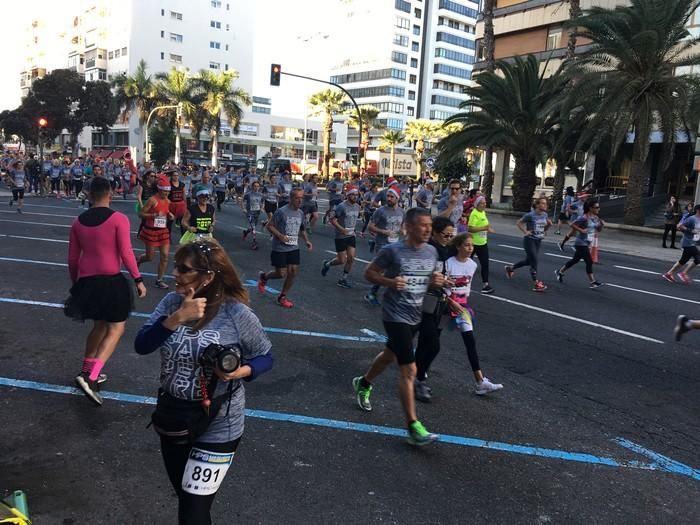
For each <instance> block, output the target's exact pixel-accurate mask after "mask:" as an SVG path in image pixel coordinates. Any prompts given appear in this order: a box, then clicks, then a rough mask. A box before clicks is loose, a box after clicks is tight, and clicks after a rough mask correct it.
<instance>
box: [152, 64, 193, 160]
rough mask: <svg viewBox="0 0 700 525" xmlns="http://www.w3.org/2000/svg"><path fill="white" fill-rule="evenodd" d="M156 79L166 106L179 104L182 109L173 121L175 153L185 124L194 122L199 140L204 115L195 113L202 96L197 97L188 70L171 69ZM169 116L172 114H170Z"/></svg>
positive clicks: (178, 148)
mask: <svg viewBox="0 0 700 525" xmlns="http://www.w3.org/2000/svg"><path fill="white" fill-rule="evenodd" d="M156 79H157V80H158V84H157V89H158V91H159V93H160V94H161V96H162V97H163V98H164V99H165V100H167V102H168V104H169V105H176V104H180V105H181V107H182V114H181V116H180V118H177V116H176V117H175V119H174V124H175V151H179V150H180V147H179V146H180V142H181V140H182V137H181V128H182V125H183V124H184V123H185V122H190V123H192V122H196V125H197V130H198V132H197V135H198V137H197V138H199V131H200V130H201V129H202V123H203V120H204V118H203V117H204V115H203V112H200V111H197V108H198V106H199V105H200V104H201V103H202V101H203V96H202V95H197V93H196V86H195V83H194V82H193V79H192V77H191V76H190V73H189V70H188V69H177V68H176V67H173V68H172V69H171V70H170V71H169V72H167V73H158V74H156ZM169 114H172V112H170V113H169ZM192 127H194V126H192ZM175 162H176V163H179V162H180V159H175Z"/></svg>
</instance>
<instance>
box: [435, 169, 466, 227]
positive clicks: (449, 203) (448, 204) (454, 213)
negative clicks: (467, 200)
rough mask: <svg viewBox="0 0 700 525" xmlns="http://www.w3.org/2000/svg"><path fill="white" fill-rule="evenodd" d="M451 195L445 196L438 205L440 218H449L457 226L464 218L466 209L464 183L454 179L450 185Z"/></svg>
mask: <svg viewBox="0 0 700 525" xmlns="http://www.w3.org/2000/svg"><path fill="white" fill-rule="evenodd" d="M448 189H449V193H448V194H447V195H445V196H444V197H443V198H442V199H440V201H439V202H438V205H437V211H438V216H439V217H447V218H448V219H450V221H451V222H452V224H454V225H455V226H456V225H457V223H459V220H460V219H461V218H462V212H463V209H464V196H463V195H462V183H461V182H460V180H459V179H452V180H451V181H450V183H449V184H448Z"/></svg>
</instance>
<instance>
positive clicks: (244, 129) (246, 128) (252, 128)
mask: <svg viewBox="0 0 700 525" xmlns="http://www.w3.org/2000/svg"><path fill="white" fill-rule="evenodd" d="M237 135H247V136H249V137H257V136H258V125H257V124H249V123H247V122H241V123H240V124H239V125H238V133H237Z"/></svg>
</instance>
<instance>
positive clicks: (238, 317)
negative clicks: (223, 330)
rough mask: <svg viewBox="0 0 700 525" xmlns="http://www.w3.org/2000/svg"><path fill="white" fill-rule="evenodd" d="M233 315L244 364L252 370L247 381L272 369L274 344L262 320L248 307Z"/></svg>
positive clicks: (239, 309)
mask: <svg viewBox="0 0 700 525" xmlns="http://www.w3.org/2000/svg"><path fill="white" fill-rule="evenodd" d="M241 306H242V308H237V311H236V312H234V313H233V318H234V322H235V323H236V326H237V328H238V333H239V337H240V345H241V350H242V352H241V354H242V355H241V357H242V358H243V363H244V364H246V365H248V366H249V367H250V368H251V374H250V376H248V377H246V378H245V380H246V381H252V380H253V379H255V378H256V377H258V376H259V375H261V374H264V373H265V372H267V371H269V370H270V369H272V364H273V359H272V353H271V350H272V343H271V342H270V339H269V338H268V337H267V334H266V333H265V331H264V330H263V327H262V325H261V324H260V319H258V317H257V316H256V315H255V313H253V311H252V310H251V309H250V308H248V307H247V306H244V305H241Z"/></svg>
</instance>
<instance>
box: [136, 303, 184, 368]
mask: <svg viewBox="0 0 700 525" xmlns="http://www.w3.org/2000/svg"><path fill="white" fill-rule="evenodd" d="M179 306H180V299H179V296H178V295H177V294H175V293H173V292H171V293H169V294H168V295H166V296H165V297H163V299H162V300H161V301H160V303H158V306H156V309H155V310H154V311H153V313H152V314H151V316H150V317H149V318H148V321H146V324H144V325H143V327H141V329H140V330H139V333H138V334H136V339H135V340H134V350H136V353H137V354H141V355H146V354H150V353H151V352H154V351H155V350H157V349H158V347H159V346H160V345H162V344H163V343H164V342H165V341H166V340H167V339H168V337H170V335H171V334H172V333H173V332H171V331H170V330H168V329H167V328H165V327H164V326H163V321H164V320H165V318H166V317H168V316H169V315H170V314H171V313H173V312H174V311H175V310H177V308H178V307H179Z"/></svg>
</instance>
